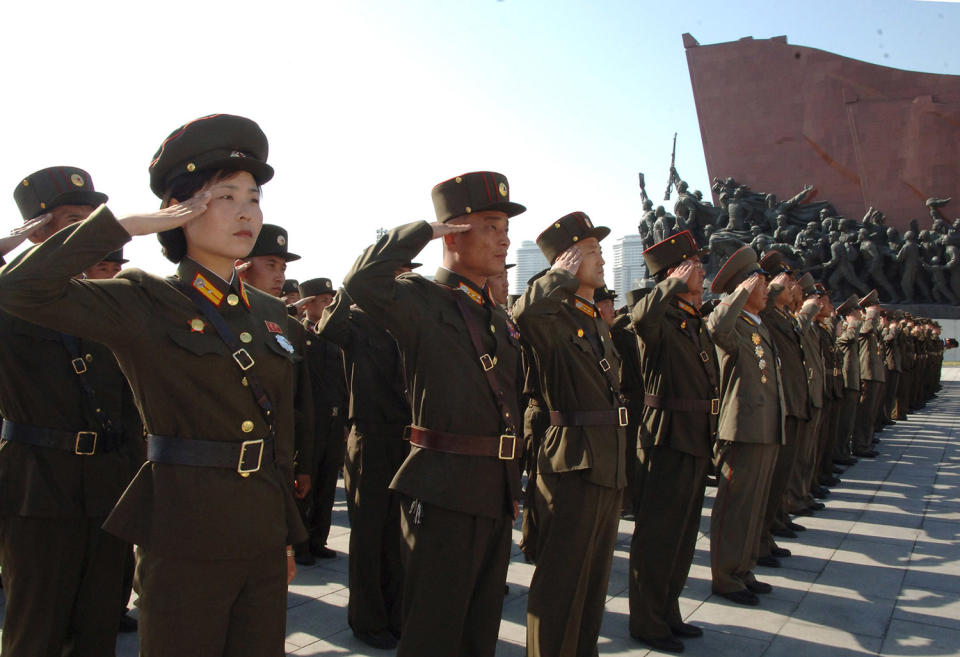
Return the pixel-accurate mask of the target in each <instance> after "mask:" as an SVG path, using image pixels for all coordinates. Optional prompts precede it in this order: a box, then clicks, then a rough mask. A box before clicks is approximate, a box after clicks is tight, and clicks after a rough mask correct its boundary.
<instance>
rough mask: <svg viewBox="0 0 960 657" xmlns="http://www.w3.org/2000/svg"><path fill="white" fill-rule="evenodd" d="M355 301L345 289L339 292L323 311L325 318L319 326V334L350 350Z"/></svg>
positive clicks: (322, 318) (323, 317)
mask: <svg viewBox="0 0 960 657" xmlns="http://www.w3.org/2000/svg"><path fill="white" fill-rule="evenodd" d="M351 304H353V299H351V298H350V295H349V294H347V291H346V290H345V289H343V288H340V290H339V291H338V292H337V296H336V297H334V299H333V303H331V304H330V305H329V306H327V307H326V308H324V309H323V316H322V317H321V318H320V322H319V323H318V324H317V334H319V335H321V336H323V337H324V338H325V339H327V340H329V341H330V342H332V343H333V344H336V345H339V346H340V347H341V348H343V349H347V350H349V349H350V342H351V337H352V335H353V327H352V323H351V322H350V306H351Z"/></svg>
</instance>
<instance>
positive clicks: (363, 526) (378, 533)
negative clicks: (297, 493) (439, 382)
mask: <svg viewBox="0 0 960 657" xmlns="http://www.w3.org/2000/svg"><path fill="white" fill-rule="evenodd" d="M419 266H420V265H419V263H405V264H404V265H403V266H402V267H398V268H397V269H396V272H395V273H396V275H398V276H399V275H400V274H405V273H408V272H410V271H411V270H412V269H413V268H415V267H419ZM304 291H305V292H309V291H310V290H309V289H307V288H305V289H304ZM321 291H322V289H321ZM317 332H318V333H319V335H320V336H321V337H322V338H325V339H327V340H329V341H330V342H332V343H333V344H336V345H339V346H340V348H341V349H342V350H343V356H344V361H345V367H346V373H347V384H348V386H349V388H350V405H349V412H348V414H347V422H348V425H349V427H350V435H349V436H348V437H347V454H346V463H345V465H344V476H343V483H344V488H345V489H346V493H347V512H348V513H349V516H350V571H349V576H350V580H349V581H350V600H349V602H348V604H347V621H348V623H349V624H350V628H351V629H352V630H353V633H354V635H355V636H356V637H357V638H358V639H360V640H361V641H363V642H364V643H366V644H367V645H370V646H373V647H374V648H382V649H391V648H396V646H397V639H398V638H399V637H400V592H401V591H402V589H403V565H402V563H401V545H402V544H403V536H402V535H401V533H400V498H399V496H398V495H397V494H396V493H394V492H393V491H391V490H390V489H389V486H390V480H391V479H393V476H394V475H395V474H396V472H397V470H398V469H399V468H400V464H401V463H403V459H404V458H405V457H406V455H407V452H408V451H409V446H408V445H407V443H405V442H404V440H403V430H404V427H405V426H407V425H408V424H409V423H410V404H409V403H408V402H407V398H406V387H405V384H404V380H403V363H401V362H400V352H399V351H398V350H397V341H396V340H394V339H393V336H392V335H390V334H389V333H387V332H386V331H385V330H384V329H383V328H381V327H380V326H379V325H377V324H376V323H375V322H373V321H372V320H371V319H370V316H369V315H367V313H365V312H363V310H362V309H360V308H359V307H358V306H356V305H351V301H350V297H349V296H348V295H347V293H346V291H345V290H342V289H341V290H340V292H338V293H337V296H336V298H335V300H334V303H333V304H332V305H330V306H327V307H326V308H325V309H324V311H323V318H322V319H321V320H320V324H319V326H318V327H317ZM334 481H335V480H334Z"/></svg>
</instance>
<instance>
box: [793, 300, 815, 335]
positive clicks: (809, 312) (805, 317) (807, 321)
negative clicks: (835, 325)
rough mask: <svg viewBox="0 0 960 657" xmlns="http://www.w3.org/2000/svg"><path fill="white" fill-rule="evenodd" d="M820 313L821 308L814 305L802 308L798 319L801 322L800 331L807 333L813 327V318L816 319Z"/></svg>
mask: <svg viewBox="0 0 960 657" xmlns="http://www.w3.org/2000/svg"><path fill="white" fill-rule="evenodd" d="M819 312H820V307H819V306H814V305H812V304H811V305H809V306H806V307H802V308H800V312H798V313H797V319H798V320H800V330H801V331H806V330H807V329H808V328H809V327H810V326H812V325H813V318H814V317H816V316H817V313H819Z"/></svg>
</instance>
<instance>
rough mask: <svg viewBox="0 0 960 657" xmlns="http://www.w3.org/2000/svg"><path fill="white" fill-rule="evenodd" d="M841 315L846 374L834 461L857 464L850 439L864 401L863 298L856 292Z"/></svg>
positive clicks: (841, 348) (839, 340) (840, 337)
mask: <svg viewBox="0 0 960 657" xmlns="http://www.w3.org/2000/svg"><path fill="white" fill-rule="evenodd" d="M837 318H838V319H839V320H840V321H842V322H843V323H842V324H841V326H840V330H839V335H838V336H837V341H836V344H837V355H838V359H839V360H840V362H841V372H842V375H843V397H842V401H841V404H840V412H839V415H840V420H839V423H838V425H837V442H836V444H835V445H834V459H833V462H834V463H837V464H838V465H853V464H854V463H856V462H857V459H855V458H854V457H853V455H852V453H851V450H850V441H851V436H852V434H853V429H854V420H855V419H856V416H857V406H858V405H859V403H860V386H861V381H860V347H859V344H858V339H859V338H858V336H859V334H860V325H861V324H862V322H863V313H862V312H861V310H860V301H859V299H857V297H856V295H853V294H851V295H850V297H849V298H848V299H847V300H846V301H844V302H843V303H841V304H840V305H839V306H837Z"/></svg>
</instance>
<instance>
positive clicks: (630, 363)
mask: <svg viewBox="0 0 960 657" xmlns="http://www.w3.org/2000/svg"><path fill="white" fill-rule="evenodd" d="M637 296H639V295H637V294H635V293H634V291H631V292H628V293H627V299H628V300H627V312H624V313H622V314H619V315H617V316H616V317H615V318H614V320H613V325H612V326H611V327H610V334H611V335H612V336H613V344H614V346H615V347H616V348H617V352H618V353H619V354H620V394H622V395H623V396H624V398H626V400H627V411H628V413H629V416H630V417H629V424H627V445H626V451H625V453H624V464H625V465H624V467H625V469H626V471H627V486H626V488H624V489H623V509H622V511H621V513H620V516H621V517H622V518H624V519H625V520H634V519H635V518H636V516H635V515H634V507H635V506H636V503H637V495H636V490H637V488H636V484H635V480H636V476H637V436H638V435H639V433H640V421H641V420H642V419H643V411H644V408H645V406H644V405H643V374H642V372H641V369H640V350H639V348H638V345H637V334H636V332H635V331H634V329H633V326H632V322H633V320H632V319H631V317H630V313H629V309H630V308H632V307H633V305H634V304H635V303H636V297H637ZM631 301H632V302H633V303H631Z"/></svg>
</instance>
